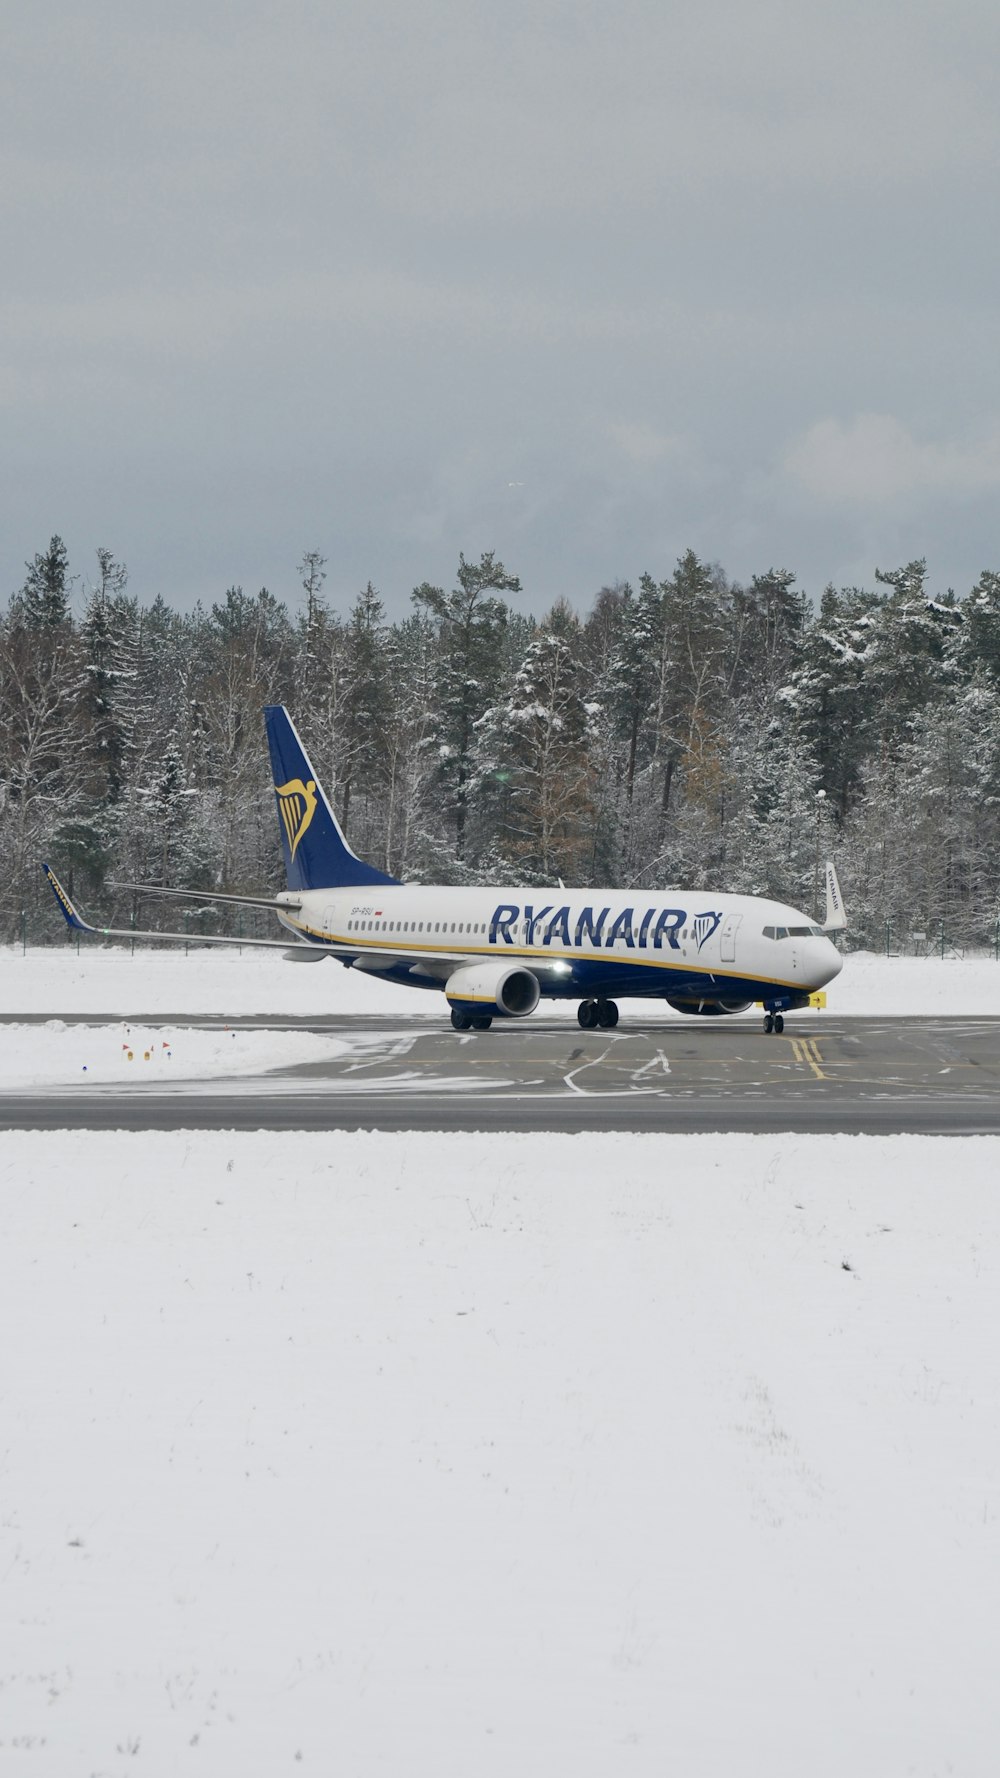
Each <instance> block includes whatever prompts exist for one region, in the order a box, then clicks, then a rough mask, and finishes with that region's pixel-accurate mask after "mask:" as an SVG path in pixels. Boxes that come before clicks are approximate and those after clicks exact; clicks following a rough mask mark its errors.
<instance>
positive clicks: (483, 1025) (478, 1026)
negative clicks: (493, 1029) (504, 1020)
mask: <svg viewBox="0 0 1000 1778" xmlns="http://www.w3.org/2000/svg"><path fill="white" fill-rule="evenodd" d="M492 1023H493V1020H492V1019H489V1018H486V1017H485V1016H484V1017H483V1018H479V1019H473V1021H472V1029H473V1031H488V1030H489V1028H490V1026H491V1025H492Z"/></svg>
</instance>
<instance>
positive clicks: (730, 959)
mask: <svg viewBox="0 0 1000 1778" xmlns="http://www.w3.org/2000/svg"><path fill="white" fill-rule="evenodd" d="M742 918H743V915H742V914H727V915H726V917H725V919H724V920H723V922H722V932H721V934H720V936H719V960H720V962H722V963H735V962H736V929H737V927H738V926H739V923H740V921H741V920H742Z"/></svg>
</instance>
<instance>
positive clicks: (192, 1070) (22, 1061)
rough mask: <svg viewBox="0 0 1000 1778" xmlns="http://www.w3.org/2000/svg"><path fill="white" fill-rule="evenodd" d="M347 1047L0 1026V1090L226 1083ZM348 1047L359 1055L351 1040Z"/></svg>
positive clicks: (225, 1035) (304, 1040)
mask: <svg viewBox="0 0 1000 1778" xmlns="http://www.w3.org/2000/svg"><path fill="white" fill-rule="evenodd" d="M346 1047H347V1045H346V1044H345V1043H344V1042H343V1041H341V1040H339V1039H338V1038H337V1037H335V1036H329V1037H328V1036H325V1035H323V1036H313V1035H310V1034H308V1033H304V1032H298V1031H278V1032H274V1031H229V1030H226V1031H198V1030H194V1029H192V1028H190V1027H182V1028H181V1029H179V1030H178V1029H175V1028H172V1027H171V1026H167V1025H158V1026H155V1027H154V1026H143V1025H129V1024H124V1023H121V1024H111V1025H64V1024H63V1022H62V1020H61V1019H51V1020H48V1021H47V1022H46V1023H45V1024H44V1025H0V1090H3V1091H4V1092H9V1091H12V1090H15V1089H17V1088H18V1087H22V1086H55V1085H58V1084H61V1083H63V1084H70V1083H76V1082H83V1081H84V1080H86V1081H92V1082H96V1083H101V1082H108V1081H137V1082H139V1084H140V1085H143V1086H149V1085H153V1084H156V1083H158V1082H159V1083H164V1082H165V1083H169V1082H171V1081H185V1082H187V1081H191V1080H221V1079H231V1078H232V1076H234V1075H258V1074H262V1073H264V1072H266V1071H267V1070H268V1069H271V1068H289V1067H294V1066H295V1065H297V1064H299V1063H303V1062H322V1061H326V1060H328V1059H329V1058H330V1057H332V1056H334V1055H337V1054H341V1053H342V1052H343V1051H344V1049H345V1048H346ZM352 1047H357V1040H356V1039H355V1040H353V1044H352Z"/></svg>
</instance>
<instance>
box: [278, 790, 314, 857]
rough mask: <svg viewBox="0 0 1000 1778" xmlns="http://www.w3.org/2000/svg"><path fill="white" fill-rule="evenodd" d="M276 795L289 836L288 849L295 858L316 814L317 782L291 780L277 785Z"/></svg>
mask: <svg viewBox="0 0 1000 1778" xmlns="http://www.w3.org/2000/svg"><path fill="white" fill-rule="evenodd" d="M274 794H275V796H276V797H277V799H278V808H279V809H280V811H281V819H282V821H283V823H284V827H285V832H286V834H287V835H288V849H289V851H290V853H291V855H292V857H293V858H294V857H295V853H296V849H297V847H298V843H299V841H300V839H301V838H302V835H303V834H304V833H305V831H306V828H307V827H308V826H309V823H310V821H311V820H312V818H313V816H314V815H315V813H316V780H315V778H310V780H309V782H308V784H303V782H302V779H301V778H289V780H288V783H287V784H276V785H275V787H274Z"/></svg>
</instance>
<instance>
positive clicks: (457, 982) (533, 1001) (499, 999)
mask: <svg viewBox="0 0 1000 1778" xmlns="http://www.w3.org/2000/svg"><path fill="white" fill-rule="evenodd" d="M444 991H445V994H446V995H447V998H448V1001H449V1004H450V1005H451V1006H454V1007H457V1008H458V1009H459V1011H461V1012H471V1013H477V1012H478V1013H484V1012H489V1014H490V1016H491V1017H495V1016H496V1015H497V1014H499V1015H500V1017H501V1018H504V1019H526V1018H527V1016H528V1014H529V1013H531V1012H534V1010H535V1007H536V1006H537V1005H538V1000H539V995H540V992H541V990H540V989H539V986H538V977H537V976H536V975H533V974H532V972H531V970H530V969H518V968H513V967H509V966H508V967H507V968H505V967H504V966H503V964H496V963H470V964H463V965H462V966H461V967H460V968H458V969H455V970H453V971H452V973H451V975H450V976H449V977H448V980H447V982H446V984H445V990H444Z"/></svg>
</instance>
